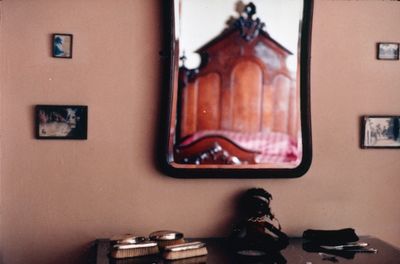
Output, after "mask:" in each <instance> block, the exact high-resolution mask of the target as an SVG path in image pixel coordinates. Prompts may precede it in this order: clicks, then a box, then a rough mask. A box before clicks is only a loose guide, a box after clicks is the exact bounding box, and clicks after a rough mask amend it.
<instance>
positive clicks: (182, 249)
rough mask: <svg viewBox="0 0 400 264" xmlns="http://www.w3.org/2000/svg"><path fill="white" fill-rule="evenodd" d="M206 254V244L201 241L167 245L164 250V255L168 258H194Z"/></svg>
mask: <svg viewBox="0 0 400 264" xmlns="http://www.w3.org/2000/svg"><path fill="white" fill-rule="evenodd" d="M204 255H207V248H206V245H205V244H204V243H203V242H199V241H195V242H189V243H183V244H179V245H172V246H166V247H165V248H164V251H163V252H162V257H163V258H164V259H167V260H175V259H184V258H192V257H198V256H204Z"/></svg>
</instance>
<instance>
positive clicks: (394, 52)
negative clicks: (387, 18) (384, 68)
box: [377, 42, 400, 60]
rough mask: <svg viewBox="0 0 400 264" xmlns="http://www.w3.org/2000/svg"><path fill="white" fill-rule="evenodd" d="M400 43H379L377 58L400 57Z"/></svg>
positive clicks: (395, 58)
mask: <svg viewBox="0 0 400 264" xmlns="http://www.w3.org/2000/svg"><path fill="white" fill-rule="evenodd" d="M399 46H400V44H399V43H390V42H382V43H378V49H377V58H378V60H398V59H399Z"/></svg>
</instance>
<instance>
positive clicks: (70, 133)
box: [35, 105, 88, 139]
mask: <svg viewBox="0 0 400 264" xmlns="http://www.w3.org/2000/svg"><path fill="white" fill-rule="evenodd" d="M87 112H88V107H87V106H83V105H37V106H36V108H35V135H36V138H37V139H87Z"/></svg>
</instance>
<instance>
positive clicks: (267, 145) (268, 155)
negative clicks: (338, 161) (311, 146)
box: [180, 130, 301, 164]
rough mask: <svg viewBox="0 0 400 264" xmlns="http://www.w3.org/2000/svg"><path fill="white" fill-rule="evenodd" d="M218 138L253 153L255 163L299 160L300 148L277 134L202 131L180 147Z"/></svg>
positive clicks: (293, 162) (289, 139)
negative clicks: (210, 137) (200, 140)
mask: <svg viewBox="0 0 400 264" xmlns="http://www.w3.org/2000/svg"><path fill="white" fill-rule="evenodd" d="M209 136H220V137H224V138H227V139H229V140H231V141H233V142H234V143H235V144H237V145H238V146H239V147H241V148H243V149H246V150H250V151H255V152H258V153H260V154H257V155H256V162H257V163H290V164H297V163H298V162H299V161H300V159H301V148H299V147H298V146H297V143H296V142H295V141H294V140H293V139H291V138H290V137H289V135H287V134H284V133H278V132H258V133H241V132H232V131H223V130H203V131H199V132H197V133H195V134H193V135H192V136H190V137H189V138H187V139H185V140H184V141H183V142H182V143H181V144H180V146H185V145H189V144H191V143H193V142H195V141H197V140H199V139H201V138H203V137H209Z"/></svg>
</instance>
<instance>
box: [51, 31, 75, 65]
mask: <svg viewBox="0 0 400 264" xmlns="http://www.w3.org/2000/svg"><path fill="white" fill-rule="evenodd" d="M72 46H73V35H72V34H65V33H54V34H53V35H52V55H53V57H54V58H63V59H71V58H72Z"/></svg>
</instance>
